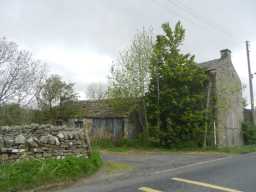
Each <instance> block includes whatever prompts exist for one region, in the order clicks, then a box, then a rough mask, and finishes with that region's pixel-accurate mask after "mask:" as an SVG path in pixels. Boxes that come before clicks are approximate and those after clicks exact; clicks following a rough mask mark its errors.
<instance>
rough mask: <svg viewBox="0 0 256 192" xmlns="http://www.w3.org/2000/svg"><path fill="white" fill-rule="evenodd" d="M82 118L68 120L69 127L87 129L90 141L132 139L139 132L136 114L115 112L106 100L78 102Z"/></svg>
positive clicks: (124, 110)
mask: <svg viewBox="0 0 256 192" xmlns="http://www.w3.org/2000/svg"><path fill="white" fill-rule="evenodd" d="M78 105H79V106H80V110H81V112H82V117H80V118H77V119H75V118H73V119H69V123H68V124H69V126H71V127H76V128H81V127H85V126H86V127H87V129H88V131H89V134H90V137H91V139H92V140H93V139H120V138H133V137H135V136H136V135H138V134H139V133H140V132H141V128H140V126H139V123H138V120H137V118H136V114H134V113H132V112H128V111H127V110H126V109H121V110H116V109H114V107H113V106H112V105H111V104H110V103H109V101H108V100H87V101H79V103H78Z"/></svg>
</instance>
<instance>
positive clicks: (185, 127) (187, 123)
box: [147, 22, 207, 147]
mask: <svg viewBox="0 0 256 192" xmlns="http://www.w3.org/2000/svg"><path fill="white" fill-rule="evenodd" d="M162 29H163V31H164V35H158V36H157V40H156V44H155V45H154V49H153V57H152V60H151V81H150V86H149V92H148V93H147V108H148V116H149V122H150V135H151V136H152V137H153V138H155V139H159V141H160V144H161V145H164V146H175V147H178V146H185V145H188V146H191V145H194V146H199V145H202V142H203V127H204V123H205V113H206V111H205V105H206V99H205V98H206V91H205V90H206V84H207V75H206V72H205V71H204V70H203V69H201V68H200V67H199V66H198V65H196V64H195V62H194V56H191V55H189V54H183V53H181V51H180V49H179V47H180V46H181V44H182V42H183V40H184V37H185V30H184V28H183V27H182V25H181V24H180V22H178V23H177V24H176V26H175V28H174V29H172V28H171V27H170V25H169V23H165V24H163V25H162Z"/></svg>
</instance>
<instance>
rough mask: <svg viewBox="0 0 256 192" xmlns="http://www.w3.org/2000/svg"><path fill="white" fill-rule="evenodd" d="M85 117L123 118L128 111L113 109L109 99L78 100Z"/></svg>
mask: <svg viewBox="0 0 256 192" xmlns="http://www.w3.org/2000/svg"><path fill="white" fill-rule="evenodd" d="M79 104H80V106H81V107H82V111H83V114H84V117H85V118H124V117H127V116H128V112H127V111H126V110H125V109H123V110H116V109H114V108H113V107H112V106H111V104H110V102H109V100H85V101H79Z"/></svg>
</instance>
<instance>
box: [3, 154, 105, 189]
mask: <svg viewBox="0 0 256 192" xmlns="http://www.w3.org/2000/svg"><path fill="white" fill-rule="evenodd" d="M101 165H102V159H101V157H100V155H99V153H96V152H94V153H93V154H92V155H91V156H90V157H89V158H85V157H74V156H69V157H66V158H65V159H63V160H56V159H47V160H23V161H19V162H15V163H10V164H1V165H0V191H5V192H8V191H10V192H11V191H12V192H14V191H21V190H25V189H31V188H34V187H38V186H41V185H46V184H53V183H58V182H70V181H75V180H77V179H78V178H80V177H84V176H88V175H91V174H93V173H94V172H96V171H97V170H98V169H99V167H100V166H101Z"/></svg>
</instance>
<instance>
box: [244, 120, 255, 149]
mask: <svg viewBox="0 0 256 192" xmlns="http://www.w3.org/2000/svg"><path fill="white" fill-rule="evenodd" d="M242 132H243V137H244V143H245V144H246V145H254V144H256V126H255V125H253V123H252V122H249V121H247V122H243V123H242Z"/></svg>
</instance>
